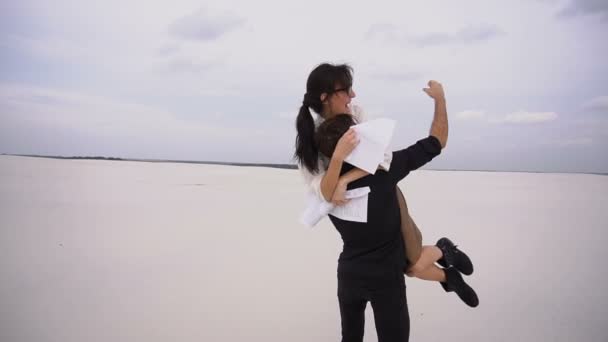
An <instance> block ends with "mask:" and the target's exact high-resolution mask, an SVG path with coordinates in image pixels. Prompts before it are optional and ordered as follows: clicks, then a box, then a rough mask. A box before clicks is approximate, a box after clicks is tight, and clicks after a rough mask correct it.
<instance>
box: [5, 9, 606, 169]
mask: <svg viewBox="0 0 608 342" xmlns="http://www.w3.org/2000/svg"><path fill="white" fill-rule="evenodd" d="M607 32H608V2H607V1H605V0H600V1H571V0H564V1H557V0H555V1H553V0H526V1H523V0H513V1H509V2H505V1H487V0H485V1H466V0H465V1H458V2H455V1H426V2H420V1H383V0H378V1H372V2H354V1H316V0H312V1H299V2H291V1H265V0H260V1H244V0H241V1H229V0H222V1H202V2H201V1H190V0H173V1H170V2H169V1H149V0H148V1H139V0H129V1H125V0H121V1H118V0H106V1H89V0H82V1H77V2H75V1H64V0H54V1H41V0H39V1H31V0H21V1H2V2H0V153H9V154H42V155H61V156H76V155H78V156H107V157H110V156H111V157H122V158H153V159H171V160H201V161H224V162H254V163H294V160H293V159H292V156H293V152H294V142H295V136H296V131H295V117H296V115H297V112H298V109H299V107H300V105H301V103H302V98H303V95H304V93H305V84H306V78H307V77H308V74H309V73H310V71H311V70H312V69H313V68H314V67H315V66H316V65H318V64H320V63H322V62H331V63H349V64H350V65H351V66H352V67H353V68H354V84H353V88H354V90H355V92H356V93H357V97H356V98H355V99H354V100H353V102H355V103H357V104H358V105H360V106H361V107H363V108H364V109H365V111H366V112H367V114H368V116H370V117H386V118H391V119H395V120H396V121H397V127H396V130H395V134H394V137H393V140H392V143H391V148H393V149H398V148H404V147H406V146H409V145H410V144H412V143H414V142H415V141H417V140H419V139H422V138H424V137H425V136H427V135H428V132H429V128H430V124H431V121H432V117H433V102H432V100H431V99H430V98H429V97H428V96H427V95H426V94H425V93H424V92H423V91H422V88H424V87H425V86H426V83H427V82H428V80H431V79H435V80H438V81H440V82H441V83H442V84H443V86H444V89H445V93H446V100H447V105H448V117H449V124H450V132H449V139H448V145H447V147H446V149H445V150H444V151H443V152H442V154H441V156H440V157H438V158H436V159H435V160H434V161H432V162H431V164H429V165H428V168H434V169H462V170H501V171H544V172H601V173H608V157H607V156H608V153H606V152H605V150H606V149H607V148H608V63H606V60H608V43H606V41H607V40H606V33H607Z"/></svg>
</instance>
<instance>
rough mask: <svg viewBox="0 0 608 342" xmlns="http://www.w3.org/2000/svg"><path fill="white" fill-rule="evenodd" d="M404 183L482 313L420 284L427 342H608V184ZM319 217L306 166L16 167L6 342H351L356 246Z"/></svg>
mask: <svg viewBox="0 0 608 342" xmlns="http://www.w3.org/2000/svg"><path fill="white" fill-rule="evenodd" d="M400 186H401V187H402V189H404V192H405V195H406V197H407V199H408V204H409V207H410V209H411V212H412V215H413V216H414V218H415V220H416V221H417V223H418V225H419V226H420V228H421V230H422V232H423V235H424V239H425V242H427V243H434V242H435V241H436V240H437V239H438V238H439V237H441V236H444V235H446V236H449V237H451V238H452V239H453V240H454V241H455V242H456V243H458V244H460V246H461V248H462V249H463V250H465V251H466V252H468V254H469V255H470V256H471V257H472V259H473V261H474V263H475V267H476V268H475V273H474V274H473V275H472V276H471V277H468V278H467V279H468V281H469V283H470V284H471V285H472V286H473V287H474V288H475V289H476V290H477V292H478V294H479V297H480V301H481V304H480V306H479V307H478V308H476V309H471V308H469V307H467V306H465V305H464V304H462V302H460V300H459V299H458V298H457V297H456V295H454V294H446V293H444V292H443V291H442V290H441V288H440V286H439V285H438V284H436V283H430V282H425V281H421V280H416V279H409V278H408V279H407V281H406V283H407V295H408V301H409V304H410V317H411V327H412V328H411V338H410V340H411V341H446V340H449V341H607V340H608V328H607V327H608V294H607V291H606V289H607V288H608V285H607V284H608V273H607V272H606V271H605V269H606V266H604V265H603V264H604V263H605V262H606V261H607V260H608V251H607V250H606V249H605V248H602V247H603V246H605V245H607V244H608V233H607V230H608V176H599V175H582V174H534V173H498V172H496V173H492V172H447V171H418V172H414V173H413V174H411V175H410V176H408V177H407V178H406V179H405V180H404V181H403V182H402V183H401V184H400ZM303 205H304V187H303V184H302V182H301V180H300V175H299V173H298V172H297V171H295V170H280V169H270V168H250V167H234V166H217V165H193V164H170V163H143V162H112V161H93V160H54V159H42V158H28V157H13V156H0V341H6V342H12V341H19V342H20V341H37V342H42V341H57V342H68V341H78V342H82V341H104V342H107V341H130V342H131V341H146V342H154V341H180V342H181V341H237V340H240V341H242V340H247V341H339V334H340V330H339V324H340V318H339V312H338V306H337V298H336V262H337V261H336V260H337V257H338V254H339V252H340V250H341V240H340V238H339V235H338V234H337V232H336V231H335V229H334V228H333V226H331V223H330V222H329V220H327V219H325V220H323V221H322V222H321V223H320V224H319V225H318V226H317V227H315V228H314V229H309V228H306V227H303V226H300V225H299V224H298V223H297V217H298V215H299V213H300V211H301V209H303ZM366 315H367V318H368V319H367V321H366V337H365V340H366V341H376V334H375V329H374V323H373V316H372V312H371V307H370V306H368V311H367V312H366Z"/></svg>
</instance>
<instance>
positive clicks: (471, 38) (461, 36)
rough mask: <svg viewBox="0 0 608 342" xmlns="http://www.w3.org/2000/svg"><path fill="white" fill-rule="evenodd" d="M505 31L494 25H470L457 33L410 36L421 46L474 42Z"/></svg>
mask: <svg viewBox="0 0 608 342" xmlns="http://www.w3.org/2000/svg"><path fill="white" fill-rule="evenodd" d="M503 34H504V32H503V31H502V30H500V29H499V28H498V27H496V26H494V25H479V26H468V27H465V28H463V29H460V30H459V31H457V32H455V33H445V32H444V33H429V34H425V35H420V36H414V37H411V38H410V41H411V42H412V43H413V44H415V45H417V46H420V47H425V46H436V45H446V44H473V43H479V42H484V41H488V40H491V39H493V38H495V37H498V36H501V35H503Z"/></svg>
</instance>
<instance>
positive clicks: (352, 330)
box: [338, 270, 410, 342]
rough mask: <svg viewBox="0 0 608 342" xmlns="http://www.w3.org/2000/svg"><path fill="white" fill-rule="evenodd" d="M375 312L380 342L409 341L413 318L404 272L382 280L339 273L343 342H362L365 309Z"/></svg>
mask: <svg viewBox="0 0 608 342" xmlns="http://www.w3.org/2000/svg"><path fill="white" fill-rule="evenodd" d="M368 301H369V302H370V303H371V305H372V309H373V311H374V321H375V323H376V333H377V334H378V342H404V341H408V340H409V335H410V316H409V312H408V308H407V297H406V294H405V279H404V276H403V271H401V270H397V271H395V272H393V273H392V274H390V275H385V276H380V277H360V276H357V277H355V276H351V275H348V276H347V275H344V274H338V302H339V303H340V316H341V318H342V342H362V341H363V330H364V326H365V306H366V305H367V302H368Z"/></svg>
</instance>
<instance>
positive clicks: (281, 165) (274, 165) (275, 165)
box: [0, 153, 608, 176]
mask: <svg viewBox="0 0 608 342" xmlns="http://www.w3.org/2000/svg"><path fill="white" fill-rule="evenodd" d="M0 155H6V156H15V157H33V158H51V159H87V160H107V161H135V162H148V163H182V164H211V165H226V166H252V167H271V168H277V169H293V170H295V169H297V168H298V166H297V164H286V163H244V162H227V161H201V160H174V159H146V158H120V157H105V156H69V157H66V156H54V155H40V154H12V153H1V154H0ZM423 170H427V171H467V172H512V173H564V174H591V175H600V176H608V172H606V173H604V172H588V171H574V172H572V171H570V172H568V171H529V170H478V169H423Z"/></svg>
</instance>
